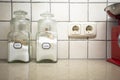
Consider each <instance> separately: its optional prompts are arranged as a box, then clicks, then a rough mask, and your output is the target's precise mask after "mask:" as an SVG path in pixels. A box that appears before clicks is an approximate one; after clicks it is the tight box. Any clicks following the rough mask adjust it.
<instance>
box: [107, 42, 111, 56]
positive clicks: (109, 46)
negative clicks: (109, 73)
mask: <svg viewBox="0 0 120 80" xmlns="http://www.w3.org/2000/svg"><path fill="white" fill-rule="evenodd" d="M107 58H111V41H107Z"/></svg>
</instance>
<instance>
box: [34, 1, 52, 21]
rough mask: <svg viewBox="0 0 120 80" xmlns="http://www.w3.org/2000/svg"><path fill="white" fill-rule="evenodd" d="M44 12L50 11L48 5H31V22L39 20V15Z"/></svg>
mask: <svg viewBox="0 0 120 80" xmlns="http://www.w3.org/2000/svg"><path fill="white" fill-rule="evenodd" d="M46 11H50V5H49V3H32V21H38V20H39V19H41V18H42V17H40V14H42V13H44V12H46Z"/></svg>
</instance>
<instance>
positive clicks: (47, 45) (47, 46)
mask: <svg viewBox="0 0 120 80" xmlns="http://www.w3.org/2000/svg"><path fill="white" fill-rule="evenodd" d="M50 47H51V45H50V44H49V43H43V44H42V48H43V49H49V48H50Z"/></svg>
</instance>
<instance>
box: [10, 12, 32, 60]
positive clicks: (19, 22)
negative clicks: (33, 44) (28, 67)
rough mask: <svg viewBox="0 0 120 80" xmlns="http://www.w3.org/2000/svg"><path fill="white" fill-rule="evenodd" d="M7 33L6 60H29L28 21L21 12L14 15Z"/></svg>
mask: <svg viewBox="0 0 120 80" xmlns="http://www.w3.org/2000/svg"><path fill="white" fill-rule="evenodd" d="M10 24H11V32H9V34H8V62H16V61H21V62H29V60H30V30H29V29H30V21H29V20H28V19H26V18H25V16H24V15H23V14H20V15H16V16H15V18H13V19H12V20H11V22H10Z"/></svg>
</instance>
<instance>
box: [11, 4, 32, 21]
mask: <svg viewBox="0 0 120 80" xmlns="http://www.w3.org/2000/svg"><path fill="white" fill-rule="evenodd" d="M17 10H23V11H25V12H27V15H26V17H27V18H28V19H31V9H30V3H13V13H14V11H17Z"/></svg>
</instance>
